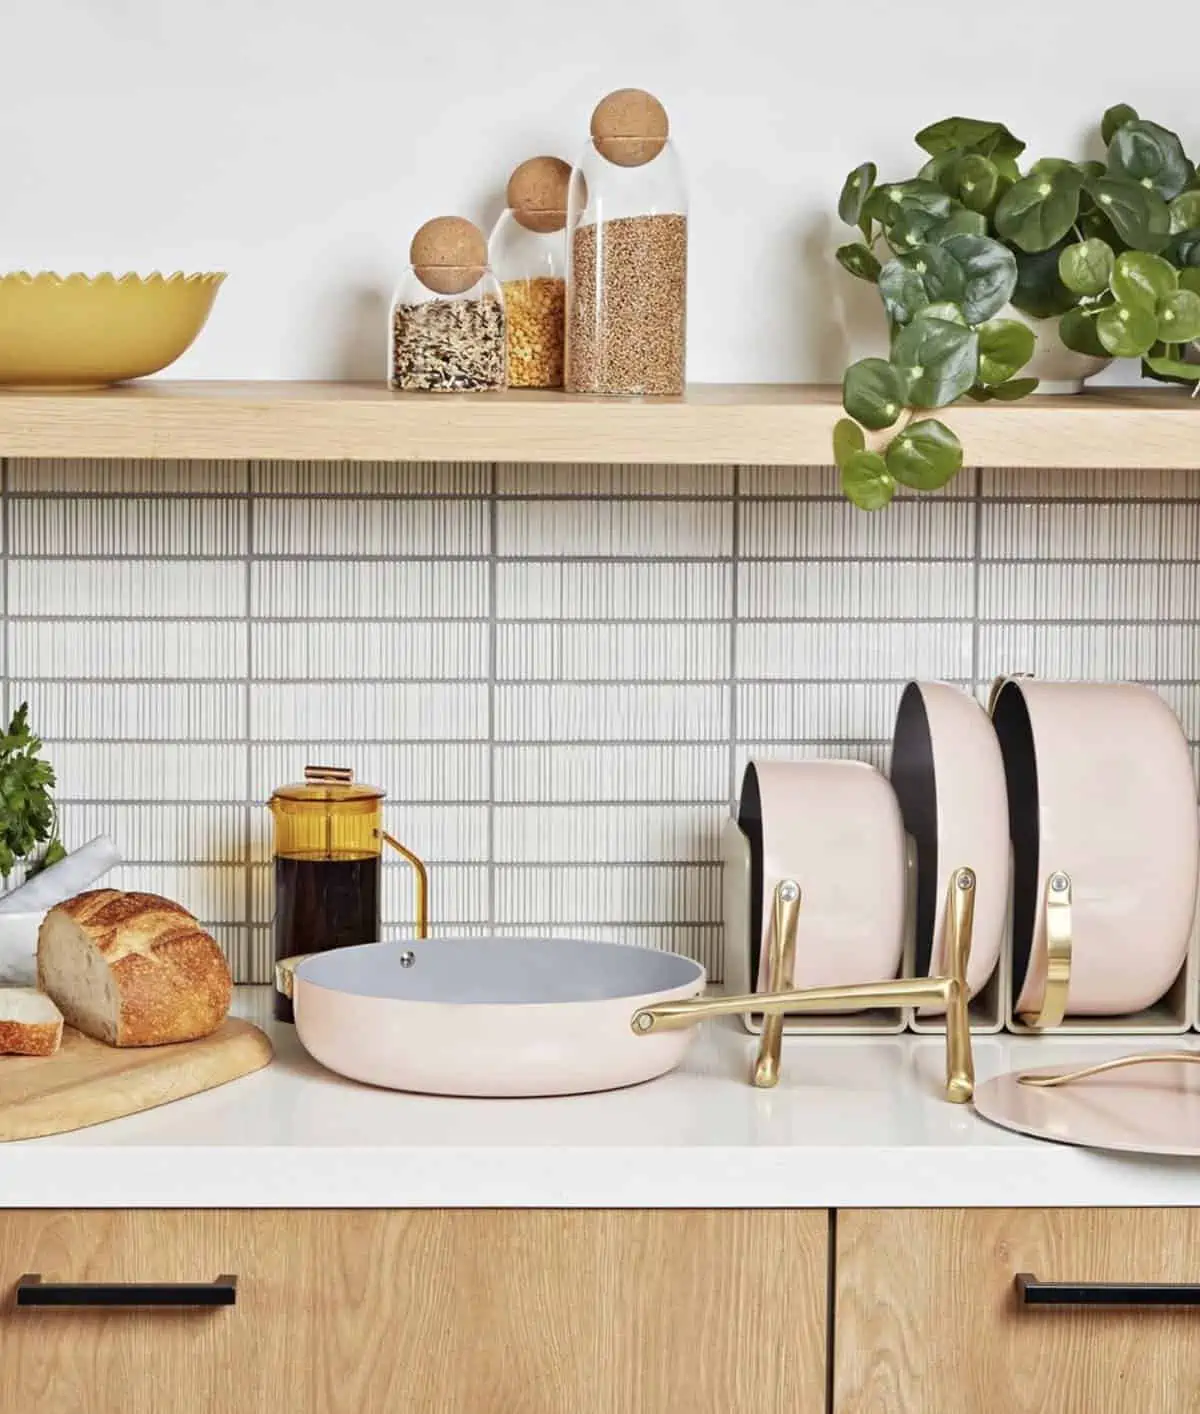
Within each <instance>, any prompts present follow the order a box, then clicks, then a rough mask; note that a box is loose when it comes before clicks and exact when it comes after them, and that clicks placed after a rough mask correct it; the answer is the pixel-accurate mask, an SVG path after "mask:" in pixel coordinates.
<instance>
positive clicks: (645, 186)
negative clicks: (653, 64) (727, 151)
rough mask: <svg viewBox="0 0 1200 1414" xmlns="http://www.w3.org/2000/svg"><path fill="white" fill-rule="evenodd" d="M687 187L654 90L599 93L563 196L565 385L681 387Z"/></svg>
mask: <svg viewBox="0 0 1200 1414" xmlns="http://www.w3.org/2000/svg"><path fill="white" fill-rule="evenodd" d="M686 335H687V188H686V186H685V183H684V179H683V171H682V168H681V166H680V163H679V158H678V156H677V154H676V152H675V149H674V147H673V146H672V144H671V142H670V140H669V124H668V121H667V112H666V109H665V108H664V107H663V106H662V104H661V103H660V102H659V101H658V99H657V98H655V97H654V96H653V94H649V93H646V92H644V91H643V90H642V89H638V88H622V89H618V90H617V91H616V92H615V93H610V94H609V95H608V97H607V98H602V99H601V100H600V102H599V103H598V104H597V105H596V111H595V112H594V113H593V114H592V135H591V138H590V140H589V141H588V144H587V146H586V147H585V148H584V150H583V154H582V156H581V157H580V159H579V161H578V162H577V163H576V165H575V170H574V171H573V172H572V173H571V185H570V189H569V192H568V198H567V361H566V386H567V388H568V390H569V391H570V392H573V393H612V394H638V393H682V392H683V385H684V361H685V345H686Z"/></svg>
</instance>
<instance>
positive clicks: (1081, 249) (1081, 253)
mask: <svg viewBox="0 0 1200 1414" xmlns="http://www.w3.org/2000/svg"><path fill="white" fill-rule="evenodd" d="M1112 272H1113V253H1112V247H1111V246H1110V245H1108V244H1107V243H1106V242H1105V241H1102V240H1097V239H1096V237H1095V236H1093V237H1092V239H1091V240H1087V241H1080V242H1079V243H1078V244H1077V245H1069V246H1068V247H1067V248H1066V250H1064V251H1063V252H1062V254H1061V255H1060V256H1059V257H1058V274H1059V278H1060V279H1061V280H1062V282H1063V284H1064V285H1066V287H1067V289H1068V290H1073V291H1074V292H1075V293H1076V294H1077V295H1098V294H1102V293H1103V292H1104V291H1105V290H1106V289H1108V280H1109V276H1110V275H1111V274H1112Z"/></svg>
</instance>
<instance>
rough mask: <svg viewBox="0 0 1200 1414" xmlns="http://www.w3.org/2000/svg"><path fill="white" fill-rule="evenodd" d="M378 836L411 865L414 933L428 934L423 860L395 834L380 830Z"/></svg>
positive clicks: (426, 880)
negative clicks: (414, 895) (414, 879)
mask: <svg viewBox="0 0 1200 1414" xmlns="http://www.w3.org/2000/svg"><path fill="white" fill-rule="evenodd" d="M379 835H380V838H381V839H382V840H383V841H384V843H385V844H390V845H391V847H392V848H393V849H394V850H395V851H396V853H397V854H401V855H403V856H404V858H405V859H407V860H408V862H409V864H411V865H412V871H413V873H414V874H415V875H416V876H417V905H416V910H415V911H416V918H415V922H416V935H417V937H418V938H427V937H428V936H429V871H428V870H427V869H426V868H425V861H424V860H422V859H419V858H418V857H417V856H416V855H415V854H414V853H413V852H412V850H411V849H409V848H408V847H407V845H402V844H401V843H400V841H399V840H398V839H397V838H396V837H395V835H389V834H388V832H387V831H386V830H380V832H379Z"/></svg>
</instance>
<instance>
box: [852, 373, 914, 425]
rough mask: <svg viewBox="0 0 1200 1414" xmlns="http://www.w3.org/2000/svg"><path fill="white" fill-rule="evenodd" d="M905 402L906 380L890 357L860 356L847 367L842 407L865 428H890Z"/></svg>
mask: <svg viewBox="0 0 1200 1414" xmlns="http://www.w3.org/2000/svg"><path fill="white" fill-rule="evenodd" d="M904 404H905V397H904V380H903V378H902V377H901V375H900V373H899V372H898V371H897V370H896V369H895V368H893V367H892V365H891V364H890V363H889V362H888V361H887V359H886V358H860V359H859V361H858V362H857V363H852V364H851V365H850V367H849V368H848V369H847V370H846V376H845V377H844V378H843V379H842V406H843V407H844V408H845V409H846V411H847V412H848V413H849V414H850V416H851V417H853V418H855V419H856V420H857V421H858V422H861V423H862V425H863V426H864V427H869V428H871V429H872V431H875V432H878V431H879V430H880V429H881V428H883V427H890V426H891V425H892V423H893V422H895V420H896V419H897V418H898V417H899V416H900V413H901V411H902V410H903V408H904Z"/></svg>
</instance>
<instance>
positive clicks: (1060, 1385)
mask: <svg viewBox="0 0 1200 1414" xmlns="http://www.w3.org/2000/svg"><path fill="white" fill-rule="evenodd" d="M835 1261H836V1280H835V1305H834V1321H833V1329H834V1348H833V1368H834V1376H833V1396H834V1397H833V1408H834V1411H835V1414H885V1411H887V1414H900V1411H904V1414H907V1411H916V1410H920V1411H921V1414H1183V1411H1200V1310H1190V1311H1189V1310H1179V1309H1157V1310H1156V1309H1148V1308H1138V1309H1133V1308H1128V1307H1112V1308H1109V1309H1097V1308H1095V1307H1091V1308H1062V1307H1049V1306H1046V1307H1027V1306H1022V1305H1021V1304H1020V1303H1019V1302H1018V1298H1017V1293H1016V1290H1015V1285H1014V1278H1015V1276H1016V1275H1017V1274H1018V1273H1022V1272H1024V1273H1030V1274H1032V1275H1033V1276H1035V1277H1037V1278H1039V1279H1040V1280H1041V1281H1078V1282H1109V1283H1111V1282H1172V1283H1188V1282H1193V1283H1194V1282H1197V1281H1200V1210H1196V1209H1115V1210H1114V1209H1105V1210H1098V1209H1097V1210H1088V1209H1075V1210H1061V1209H1060V1210H1047V1209H1041V1210H1028V1209H1025V1210H995V1209H976V1210H971V1211H957V1210H951V1211H945V1210H943V1211H909V1210H905V1211H883V1212H878V1211H877V1212H851V1211H847V1212H841V1213H839V1214H838V1217H837V1230H836V1252H835Z"/></svg>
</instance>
